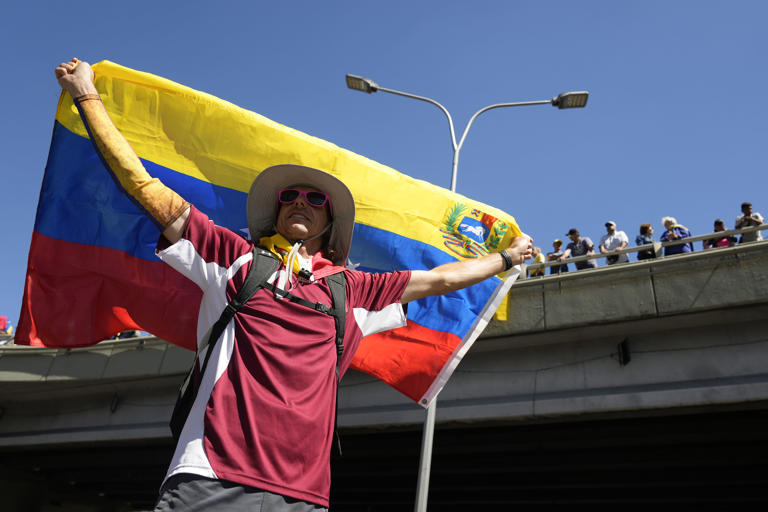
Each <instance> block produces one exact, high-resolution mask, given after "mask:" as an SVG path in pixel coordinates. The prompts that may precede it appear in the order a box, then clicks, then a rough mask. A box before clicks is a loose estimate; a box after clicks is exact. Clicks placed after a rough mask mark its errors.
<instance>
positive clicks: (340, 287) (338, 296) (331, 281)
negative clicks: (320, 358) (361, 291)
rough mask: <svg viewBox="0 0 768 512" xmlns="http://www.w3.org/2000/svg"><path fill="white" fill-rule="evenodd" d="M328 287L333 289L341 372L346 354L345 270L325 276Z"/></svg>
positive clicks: (337, 359)
mask: <svg viewBox="0 0 768 512" xmlns="http://www.w3.org/2000/svg"><path fill="white" fill-rule="evenodd" d="M325 281H326V282H327V283H328V287H329V288H330V289H331V300H332V301H333V321H334V322H335V323H336V373H337V374H338V372H339V361H340V360H341V356H342V355H343V354H344V329H346V323H347V322H346V320H347V318H346V316H347V315H346V313H347V308H346V298H347V278H346V276H345V275H344V272H339V273H336V274H331V275H329V276H326V277H325Z"/></svg>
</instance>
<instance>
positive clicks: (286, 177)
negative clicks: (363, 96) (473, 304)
mask: <svg viewBox="0 0 768 512" xmlns="http://www.w3.org/2000/svg"><path fill="white" fill-rule="evenodd" d="M55 74H56V77H57V78H58V81H59V83H60V84H61V86H62V88H64V89H65V90H66V91H67V92H68V93H69V94H70V95H71V96H72V98H73V99H74V101H75V104H76V105H77V108H78V110H79V112H80V115H81V117H82V119H83V122H84V123H85V124H86V127H87V128H88V130H89V134H90V135H91V139H92V141H93V144H94V146H95V147H96V149H97V151H98V152H99V153H100V155H101V156H102V158H103V160H104V162H105V164H106V165H107V166H108V167H109V170H110V171H111V172H112V173H113V174H114V176H115V177H116V178H117V180H118V181H119V183H120V185H121V186H122V187H123V188H124V189H125V191H126V193H128V194H130V195H131V196H132V197H133V198H134V199H135V200H137V201H138V202H139V203H140V204H141V205H142V206H143V208H144V209H145V210H146V211H147V213H148V215H150V216H151V217H152V218H153V219H154V220H155V221H156V222H157V223H158V224H159V225H160V226H161V229H162V236H161V237H160V240H159V241H158V247H157V254H158V256H159V257H160V258H161V259H162V260H163V261H165V262H167V263H168V264H169V265H171V266H172V267H173V268H175V269H176V270H178V271H179V272H181V273H182V274H183V275H185V276H186V277H188V278H189V279H191V280H193V281H194V282H195V283H196V284H197V285H198V286H200V288H201V289H202V290H203V299H202V302H201V305H200V312H199V326H198V332H206V331H207V330H208V329H209V328H210V327H211V324H212V323H213V322H214V321H215V320H216V317H217V316H218V315H219V313H220V312H221V311H222V309H224V308H225V306H226V305H227V303H228V301H230V300H231V299H232V298H233V297H234V296H235V295H237V292H238V290H239V288H240V287H241V286H242V284H243V282H244V281H245V278H246V275H247V273H248V271H249V270H250V267H251V266H252V264H253V263H254V258H255V257H254V252H253V243H252V242H249V241H247V240H245V239H243V238H242V237H241V236H239V235H237V234H235V233H233V232H231V231H229V230H227V229H223V228H220V227H218V226H215V225H213V223H211V222H210V221H209V220H208V217H206V216H205V214H203V213H202V212H200V211H199V210H197V209H196V208H194V206H191V205H190V204H189V203H187V202H186V201H185V200H184V199H182V198H181V197H180V196H179V195H178V194H176V193H175V192H174V191H173V190H171V189H169V188H168V187H166V186H165V185H163V184H162V183H161V182H160V181H159V180H157V179H155V178H152V177H150V176H149V174H148V173H147V171H146V170H145V169H144V167H143V166H142V164H141V161H140V160H139V159H138V157H137V156H136V154H135V152H133V150H132V148H131V147H130V145H129V144H128V142H127V141H126V140H125V138H124V137H123V136H122V135H121V134H120V133H119V131H118V130H117V128H116V127H115V126H114V124H113V123H112V121H111V120H110V119H109V116H108V114H107V112H106V110H105V109H104V106H103V105H102V104H101V99H100V97H99V94H98V91H97V90H96V88H95V86H94V84H93V72H92V71H91V68H90V66H89V65H88V64H87V63H85V62H80V61H78V60H77V59H73V60H72V61H69V62H62V63H61V64H60V65H59V66H58V67H57V68H56V70H55ZM247 217H248V227H249V230H250V233H251V238H252V240H253V241H254V242H255V243H257V244H258V245H259V246H261V247H263V248H264V249H265V250H268V251H269V252H270V253H272V254H274V255H275V256H276V257H277V259H279V260H280V264H279V267H278V270H277V271H276V272H275V273H274V275H273V276H272V277H271V278H270V280H269V282H270V283H271V284H272V286H273V288H272V289H267V288H261V289H259V290H258V291H256V293H255V294H254V295H253V297H252V298H251V299H250V300H248V301H247V302H246V303H245V305H244V306H243V307H242V308H241V309H240V310H239V311H238V312H237V313H236V314H235V315H234V320H233V321H232V322H229V323H228V324H227V326H226V329H225V330H224V331H223V333H222V335H221V337H220V339H219V341H218V343H216V344H215V345H214V346H213V349H212V350H211V357H210V364H209V365H207V366H206V371H205V373H204V374H203V375H202V376H201V377H200V379H199V382H200V384H199V388H198V394H197V400H195V402H194V405H193V407H192V409H191V410H190V412H189V415H188V416H187V417H186V421H185V422H184V424H183V429H182V430H181V433H180V439H179V441H178V443H177V446H176V450H175V453H174V455H173V459H172V461H171V464H170V467H169V469H168V473H167V474H166V478H165V480H164V483H163V486H162V488H161V492H160V497H159V500H158V503H157V505H156V508H155V510H157V511H167V510H174V511H178V510H187V511H193V510H195V511H196V510H232V511H239V510H262V511H308V510H325V509H326V507H328V495H329V490H330V453H331V446H332V439H333V434H334V427H335V418H334V411H335V407H336V392H337V388H338V380H339V378H340V377H341V376H342V375H343V374H344V371H345V370H346V369H347V367H348V366H349V363H350V361H351V359H352V356H353V355H354V353H355V350H356V349H357V346H358V344H359V342H360V339H361V338H362V337H363V336H364V335H365V334H369V333H371V332H376V331H380V330H385V329H390V328H394V327H399V326H402V325H404V323H405V315H404V312H403V308H402V304H405V303H408V302H410V301H412V300H416V299H419V298H422V297H427V296H430V295H439V294H444V293H448V292H450V291H454V290H458V289H461V288H464V287H467V286H470V285H472V284H475V283H478V282H480V281H482V280H484V279H487V278H489V277H491V276H493V275H496V274H498V273H500V272H502V271H504V270H507V269H509V268H511V267H512V266H513V265H516V264H520V263H522V262H523V261H524V260H526V259H528V258H530V257H531V240H530V238H528V237H525V236H522V237H518V238H517V239H515V240H514V242H513V244H512V246H511V247H509V248H508V249H506V250H504V251H501V252H500V253H494V254H489V255H487V256H485V257H483V258H478V259H475V260H467V261H463V262H456V263H450V264H447V265H443V266H440V267H437V268H435V269H432V270H430V271H402V272H392V273H384V274H369V273H365V272H359V271H354V270H349V269H346V268H344V266H343V265H344V263H345V261H346V259H347V255H348V254H349V249H350V244H351V240H352V231H353V227H354V218H355V203H354V199H353V198H352V194H351V193H350V191H349V189H348V188H347V187H346V186H345V185H344V184H343V183H342V182H341V181H340V180H338V179H337V178H335V177H334V176H332V175H330V174H328V173H325V172H323V171H321V170H318V169H312V168H309V167H303V166H299V165H277V166H273V167H270V168H268V169H265V170H263V171H262V172H261V173H260V174H259V175H258V177H257V178H256V180H255V181H254V182H253V185H252V187H251V189H250V193H249V195H248V205H247ZM339 273H343V275H344V277H345V283H346V285H345V286H346V299H345V300H346V307H347V311H348V312H349V313H348V314H346V319H345V325H346V329H345V330H344V335H343V352H342V353H341V355H340V356H338V355H337V351H336V350H335V349H336V346H335V345H334V339H335V334H336V333H337V332H338V330H337V329H336V328H335V327H334V320H332V319H331V317H329V316H327V315H324V314H321V313H320V312H318V311H315V310H314V309H310V308H307V307H305V306H304V305H302V303H301V301H302V300H303V301H304V302H306V303H314V304H315V305H318V304H326V305H327V304H328V303H329V302H330V301H331V297H330V293H331V292H330V291H329V285H328V283H327V279H328V278H330V277H331V276H333V275H335V274H339ZM283 292H284V295H282V294H283ZM281 295H282V296H283V297H288V298H289V299H290V300H287V299H284V298H283V299H281ZM294 298H296V299H297V301H294ZM366 311H378V312H381V313H378V315H379V316H378V318H377V322H376V325H375V326H372V325H371V324H370V323H369V322H367V321H366V318H368V317H369V316H368V315H367V313H366ZM203 339H204V338H203V337H201V339H199V340H198V343H201V342H202V341H203ZM204 348H208V347H204ZM337 358H338V359H337ZM337 365H338V366H337Z"/></svg>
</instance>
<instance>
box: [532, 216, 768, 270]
mask: <svg viewBox="0 0 768 512" xmlns="http://www.w3.org/2000/svg"><path fill="white" fill-rule="evenodd" d="M763 230H768V224H761V225H759V226H752V227H749V228H742V229H731V230H728V231H713V232H712V233H708V234H705V235H696V236H691V237H687V238H681V239H679V240H671V241H669V242H655V243H653V244H646V245H638V246H636V247H627V248H626V249H620V250H616V251H609V252H595V254H592V255H590V256H576V257H571V258H566V259H565V260H563V261H557V260H555V261H547V262H546V263H537V264H535V265H526V264H523V265H521V272H520V277H519V279H532V278H537V277H544V276H543V275H542V276H528V272H531V271H533V270H537V269H544V271H545V272H546V269H547V268H548V267H556V266H560V265H567V264H568V263H577V262H580V261H587V260H595V259H602V258H608V257H609V256H616V255H619V254H627V255H629V254H632V253H636V252H640V251H647V250H649V249H653V250H654V252H655V253H656V258H664V251H663V250H662V248H664V247H672V246H676V245H683V244H687V243H693V242H699V241H701V240H709V239H712V238H716V239H721V238H725V237H728V236H736V235H742V234H744V233H754V232H755V231H763ZM675 256H676V255H675ZM667 257H669V256H667ZM627 263H633V262H631V261H630V262H624V264H627ZM635 263H636V262H635ZM586 270H590V269H586ZM545 275H547V276H548V277H549V276H557V275H559V274H545Z"/></svg>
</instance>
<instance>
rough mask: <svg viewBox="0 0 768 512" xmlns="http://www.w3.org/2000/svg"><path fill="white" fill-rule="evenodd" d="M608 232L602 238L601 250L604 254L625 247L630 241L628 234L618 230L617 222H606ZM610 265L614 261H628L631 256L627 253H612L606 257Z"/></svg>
mask: <svg viewBox="0 0 768 512" xmlns="http://www.w3.org/2000/svg"><path fill="white" fill-rule="evenodd" d="M605 231H606V234H604V235H603V237H602V238H601V239H600V252H601V253H603V254H606V253H609V252H613V251H616V250H621V249H624V248H625V247H626V246H627V244H628V243H629V238H627V234H626V233H625V232H623V231H617V230H616V223H615V222H613V221H612V220H609V221H608V222H606V223H605ZM605 260H606V262H607V263H608V264H609V265H613V264H614V263H626V262H628V261H629V256H628V255H626V254H610V255H608V256H606V258H605Z"/></svg>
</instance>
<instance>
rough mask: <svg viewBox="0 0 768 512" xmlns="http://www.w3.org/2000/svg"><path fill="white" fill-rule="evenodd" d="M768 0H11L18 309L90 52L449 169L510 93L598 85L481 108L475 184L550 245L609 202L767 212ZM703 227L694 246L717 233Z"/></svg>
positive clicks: (466, 187) (701, 220)
mask: <svg viewBox="0 0 768 512" xmlns="http://www.w3.org/2000/svg"><path fill="white" fill-rule="evenodd" d="M766 19H768V2H762V1H757V0H755V1H738V0H736V1H729V2H726V1H642V2H641V1H635V2H629V1H627V2H615V1H608V0H605V1H594V0H593V1H590V0H585V1H583V2H578V3H577V2H566V1H533V0H531V1H511V0H510V1H501V0H497V1H482V0H476V1H474V2H458V1H447V0H442V1H434V0H426V1H418V2H416V1H413V0H411V1H399V0H394V1H390V2H386V3H380V2H379V3H372V2H369V3H366V2H359V1H357V2H352V1H336V2H334V1H330V2H316V1H314V2H313V1H293V2H282V3H278V2H257V1H253V0H251V1H249V2H234V1H219V2H215V3H214V2H210V1H209V2H198V1H186V2H170V1H169V2H158V1H152V2H148V1H144V0H134V1H131V2H120V3H117V2H92V1H89V0H85V1H81V2H78V3H77V4H76V5H71V4H65V3H60V2H37V1H28V2H14V3H13V4H11V5H10V6H6V7H4V13H3V16H2V19H0V44H2V47H3V48H5V49H6V61H7V63H6V65H5V66H4V71H5V73H4V74H3V80H2V82H3V84H2V86H1V87H2V92H3V97H4V99H5V101H4V102H3V116H2V121H1V122H0V152H1V154H2V156H3V158H2V162H3V163H2V179H3V188H4V192H5V193H4V197H3V201H2V203H1V204H0V212H1V214H0V219H2V223H3V226H2V227H3V233H4V235H5V237H4V243H3V249H2V251H0V279H1V280H2V288H1V290H2V291H1V292H0V315H5V316H8V317H9V318H10V319H11V321H12V322H13V324H14V325H16V323H17V322H16V320H17V318H18V313H19V309H20V304H21V296H22V291H23V283H24V274H25V269H26V259H27V251H28V248H29V240H30V236H31V233H32V229H33V225H34V217H35V210H36V207H37V198H38V192H39V188H40V183H41V180H42V176H43V171H44V168H45V162H46V157H47V153H48V145H49V143H50V136H51V130H52V126H53V118H54V113H55V107H56V101H57V98H58V95H59V88H58V85H57V83H56V81H55V80H54V78H53V68H54V67H55V65H56V64H57V63H58V62H60V61H62V60H66V59H69V58H71V57H73V56H78V57H80V58H82V59H85V60H89V61H91V62H97V61H99V60H102V59H108V60H112V61H114V62H117V63H119V64H122V65H125V66H128V67H131V68H134V69H138V70H141V71H147V72H150V73H154V74H157V75H161V76H164V77H166V78H169V79H171V80H174V81H177V82H180V83H182V84H184V85H187V86H190V87H193V88H195V89H199V90H202V91H205V92H208V93H211V94H213V95H215V96H218V97H220V98H223V99H225V100H228V101H231V102H233V103H235V104H237V105H240V106H241V107H244V108H247V109H249V110H253V111H256V112H258V113H260V114H262V115H264V116H266V117H268V118H270V119H273V120H274V121H277V122H279V123H282V124H285V125H288V126H291V127H293V128H296V129H298V130H301V131H304V132H306V133H308V134H310V135H313V136H317V137H320V138H323V139H326V140H329V141H331V142H333V143H335V144H337V145H339V146H341V147H344V148H347V149H349V150H352V151H354V152H356V153H360V154H362V155H365V156H367V157H369V158H372V159H374V160H376V161H379V162H381V163H383V164H386V165H389V166H391V167H393V168H395V169H397V170H399V171H401V172H404V173H406V174H409V175H411V176H414V177H416V178H419V179H423V180H427V181H430V182H432V183H435V184H438V185H441V186H445V187H448V186H449V184H450V170H451V158H452V149H451V146H450V137H449V133H448V124H447V122H446V120H445V118H444V116H443V114H442V113H441V112H440V111H439V110H438V109H437V108H435V107H434V106H432V105H429V104H427V103H423V102H419V101H415V100H410V99H406V98H401V97H398V96H393V95H389V94H384V93H377V94H373V95H366V94H363V93H359V92H356V91H351V90H349V89H347V88H346V86H345V84H344V75H345V74H346V73H352V74H358V75H363V76H367V77H371V78H373V79H374V80H375V81H376V82H378V83H379V85H381V86H383V87H388V88H392V89H399V90H403V91H408V92H411V93H414V94H419V95H422V96H428V97H430V98H433V99H435V100H436V101H438V102H440V103H442V104H443V105H444V106H445V107H446V108H448V110H449V111H450V112H451V114H452V115H453V118H454V122H455V123H456V125H457V130H459V132H460V131H461V130H463V128H464V125H465V124H466V122H467V120H468V119H469V117H470V116H471V115H472V114H473V113H474V112H475V111H477V110H478V109H480V108H481V107H484V106H486V105H489V104H493V103H501V102H512V101H527V100H542V99H549V98H551V97H553V96H555V95H557V94H558V93H560V92H564V91H567V90H584V89H586V90H589V91H590V94H591V95H590V99H589V105H588V106H587V108H586V109H583V110H568V111H559V110H557V109H555V108H552V107H550V106H547V105H544V106H536V107H522V108H509V109H498V110H493V111H490V112H487V113H485V114H483V115H482V116H481V117H480V118H478V119H477V121H476V122H475V123H474V125H473V126H472V129H471V131H470V133H469V135H468V137H467V140H466V142H465V144H464V147H463V149H462V152H461V159H460V163H459V179H458V187H457V190H458V192H460V193H463V194H465V195H467V196H469V197H471V198H473V199H477V200H480V201H483V202H485V203H488V204H492V205H494V206H497V207H499V208H502V209H503V210H505V211H507V212H509V213H511V214H513V215H514V216H515V217H516V218H517V220H518V223H519V224H520V226H521V227H522V228H523V230H524V231H526V232H527V233H529V234H530V235H532V236H533V237H534V243H535V244H537V245H540V246H542V247H543V248H544V250H545V252H546V251H547V250H548V249H549V248H550V247H551V242H552V239H554V238H556V237H559V238H564V236H563V235H564V233H565V232H566V231H567V230H568V229H569V228H570V227H577V228H579V229H580V230H581V232H582V234H584V235H587V236H590V237H591V238H592V239H593V240H597V239H599V238H600V236H601V235H602V234H603V233H604V231H605V230H604V227H603V224H604V223H605V221H606V220H615V221H616V222H617V223H618V225H619V229H623V230H625V231H626V232H627V234H628V235H629V236H630V239H634V236H635V234H636V233H637V231H638V227H639V225H640V224H641V223H643V222H651V223H652V224H653V225H654V227H655V229H656V232H657V234H660V233H661V231H662V229H661V225H660V219H661V217H662V216H666V215H671V216H674V217H676V218H677V219H678V221H680V222H681V223H682V224H684V225H686V226H687V227H688V228H689V229H690V230H691V231H693V232H694V233H695V234H701V233H705V232H709V231H711V228H712V221H713V220H714V219H715V218H717V217H722V218H724V219H725V220H726V224H727V225H729V226H730V225H732V224H733V221H734V218H735V216H736V215H737V214H738V213H739V205H740V204H741V202H742V201H745V200H746V201H752V202H753V203H754V205H755V209H756V210H757V211H760V212H762V213H763V214H766V213H768V211H767V210H768V198H766V190H767V187H766V185H767V184H768V176H766V157H765V149H764V148H765V145H766V135H768V123H767V122H766V120H768V115H766V114H767V113H768V102H766V101H765V99H764V94H765V91H766V90H767V89H768V87H767V86H768V67H767V66H766V65H765V54H766V50H768V31H766V30H765V20H766ZM698 247H699V246H698V244H697V249H698Z"/></svg>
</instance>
